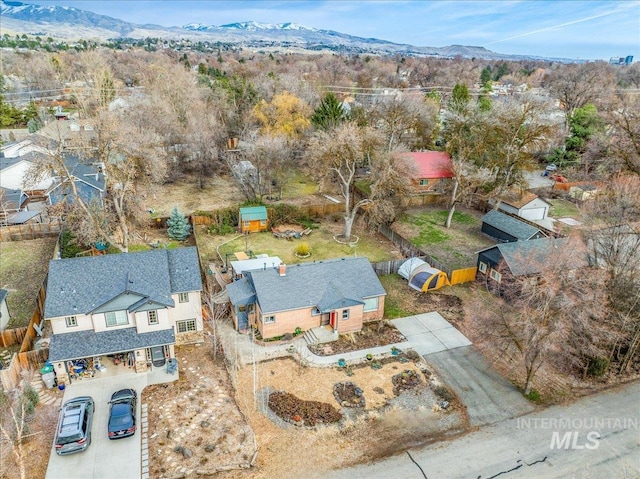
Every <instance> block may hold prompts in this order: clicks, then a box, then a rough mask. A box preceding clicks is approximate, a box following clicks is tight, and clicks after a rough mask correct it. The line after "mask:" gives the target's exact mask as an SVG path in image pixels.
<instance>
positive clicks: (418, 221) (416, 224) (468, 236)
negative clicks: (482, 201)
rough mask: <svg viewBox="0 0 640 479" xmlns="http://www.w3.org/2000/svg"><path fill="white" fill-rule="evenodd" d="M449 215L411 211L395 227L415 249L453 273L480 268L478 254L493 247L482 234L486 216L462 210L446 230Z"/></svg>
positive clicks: (441, 211)
mask: <svg viewBox="0 0 640 479" xmlns="http://www.w3.org/2000/svg"><path fill="white" fill-rule="evenodd" d="M447 214H448V211H447V210H446V209H443V208H438V207H434V208H420V209H411V210H408V211H407V212H406V213H405V214H404V215H402V217H401V218H400V220H399V221H397V222H396V223H395V224H394V225H393V227H394V229H395V230H396V231H397V232H398V233H400V234H401V235H402V236H404V237H405V238H406V239H408V240H409V241H411V243H413V244H414V245H415V246H417V247H418V248H420V249H421V250H423V251H425V252H426V253H428V254H429V255H431V256H432V257H433V258H434V259H436V260H438V261H440V262H441V263H444V264H445V265H446V266H448V267H449V268H452V269H457V268H468V267H472V266H475V265H476V259H477V254H476V253H477V252H478V251H479V250H481V249H484V248H487V247H489V246H491V245H493V244H495V241H492V240H491V238H489V237H488V236H485V235H484V234H482V233H481V232H480V228H481V225H482V221H481V218H482V216H483V214H482V213H480V212H478V211H474V210H468V209H458V210H456V212H455V213H454V215H453V220H452V222H451V228H449V229H447V228H445V227H444V224H445V221H446V219H447Z"/></svg>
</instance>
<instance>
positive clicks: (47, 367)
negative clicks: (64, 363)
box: [40, 363, 53, 374]
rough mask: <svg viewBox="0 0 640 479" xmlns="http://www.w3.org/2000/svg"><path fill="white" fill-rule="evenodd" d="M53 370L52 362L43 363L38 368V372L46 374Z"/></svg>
mask: <svg viewBox="0 0 640 479" xmlns="http://www.w3.org/2000/svg"><path fill="white" fill-rule="evenodd" d="M51 371H53V364H49V363H45V365H44V366H42V368H40V374H47V373H50V372H51Z"/></svg>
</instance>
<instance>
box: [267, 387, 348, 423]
mask: <svg viewBox="0 0 640 479" xmlns="http://www.w3.org/2000/svg"><path fill="white" fill-rule="evenodd" d="M269 408H270V409H271V410H272V411H273V412H274V413H275V414H276V415H277V416H278V417H279V418H281V419H283V420H284V421H287V422H290V423H292V424H295V425H296V426H315V425H317V424H331V423H335V422H338V421H340V419H342V414H340V412H338V411H337V410H336V408H334V407H333V406H332V405H331V404H327V403H323V402H319V401H304V400H302V399H300V398H297V397H296V396H294V395H293V394H289V393H287V392H284V391H276V392H273V393H271V394H269Z"/></svg>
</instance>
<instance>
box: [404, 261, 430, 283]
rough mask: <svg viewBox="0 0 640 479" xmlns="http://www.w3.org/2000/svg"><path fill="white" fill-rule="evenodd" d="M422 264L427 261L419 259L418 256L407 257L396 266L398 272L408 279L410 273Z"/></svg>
mask: <svg viewBox="0 0 640 479" xmlns="http://www.w3.org/2000/svg"><path fill="white" fill-rule="evenodd" d="M423 264H427V262H426V261H423V260H421V259H420V258H409V259H408V260H407V261H405V262H404V263H402V264H401V265H400V268H398V274H399V275H400V276H402V277H403V278H404V279H406V280H408V279H409V278H410V277H411V273H412V272H413V270H414V269H416V268H417V267H418V266H422V265H423Z"/></svg>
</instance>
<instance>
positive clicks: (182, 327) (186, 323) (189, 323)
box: [176, 319, 196, 333]
mask: <svg viewBox="0 0 640 479" xmlns="http://www.w3.org/2000/svg"><path fill="white" fill-rule="evenodd" d="M176 329H177V330H178V332H179V333H188V332H189V331H195V330H196V320H195V319H185V320H182V321H176Z"/></svg>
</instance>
